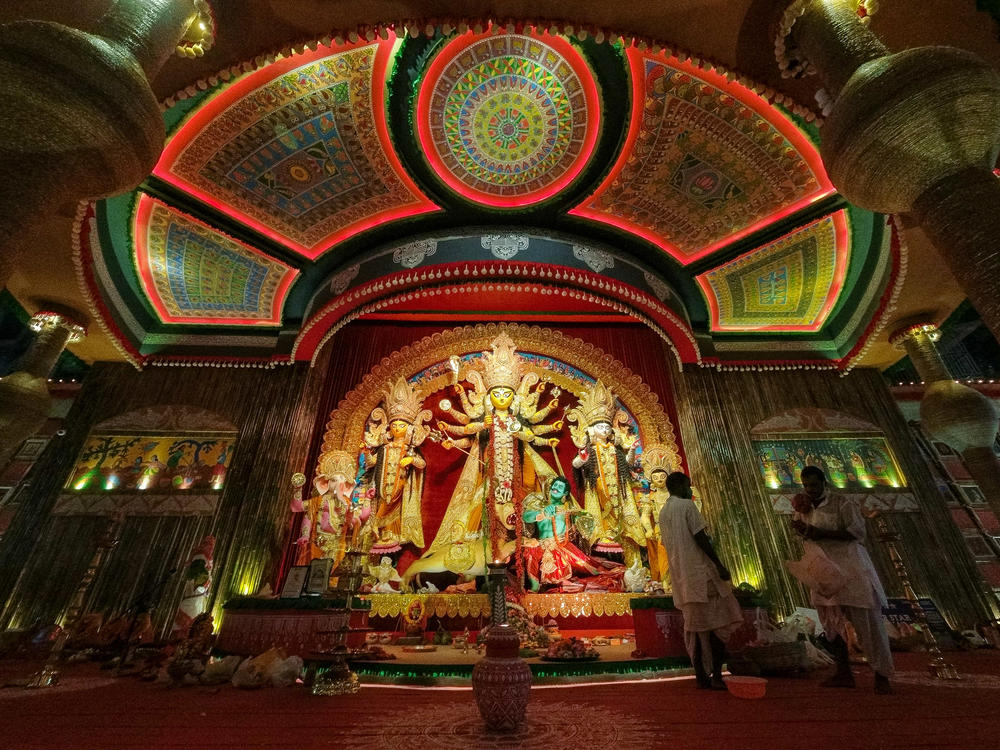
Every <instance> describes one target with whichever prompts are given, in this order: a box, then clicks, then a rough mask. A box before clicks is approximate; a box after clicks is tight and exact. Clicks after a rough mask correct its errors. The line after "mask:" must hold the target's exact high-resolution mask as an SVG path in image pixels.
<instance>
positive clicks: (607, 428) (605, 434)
mask: <svg viewBox="0 0 1000 750" xmlns="http://www.w3.org/2000/svg"><path fill="white" fill-rule="evenodd" d="M613 432H614V431H613V430H612V429H611V425H610V424H608V423H607V422H598V423H597V424H595V425H594V427H593V433H592V434H593V436H594V437H595V438H597V439H598V441H599V442H602V443H606V442H608V440H610V439H611V434H612V433H613Z"/></svg>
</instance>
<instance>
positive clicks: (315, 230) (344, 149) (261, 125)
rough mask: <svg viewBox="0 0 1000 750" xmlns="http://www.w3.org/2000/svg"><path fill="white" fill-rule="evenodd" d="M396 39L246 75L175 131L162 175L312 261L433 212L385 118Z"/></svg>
mask: <svg viewBox="0 0 1000 750" xmlns="http://www.w3.org/2000/svg"><path fill="white" fill-rule="evenodd" d="M395 44H396V43H395V42H394V41H379V42H376V43H374V44H359V45H350V44H348V45H343V46H341V47H337V48H333V47H329V46H320V47H317V49H316V50H315V51H310V52H306V53H303V54H298V55H292V56H291V57H288V58H285V59H283V60H280V61H278V62H276V63H274V64H272V65H270V66H268V67H266V68H263V69H261V70H259V71H257V72H256V73H253V74H251V75H249V76H247V77H246V78H244V79H242V80H240V81H239V82H237V83H235V84H233V85H231V86H229V87H227V88H225V89H223V90H222V91H221V92H220V93H219V94H218V95H216V96H215V97H214V98H213V99H211V100H210V101H209V102H208V103H206V104H205V105H204V106H202V107H201V108H200V109H198V110H197V112H196V113H195V114H194V116H192V117H191V118H190V119H189V120H188V121H187V122H186V123H185V124H184V125H183V126H182V127H181V128H180V130H178V131H177V132H176V133H175V134H174V135H173V136H172V137H171V138H170V140H169V142H168V144H167V147H166V149H165V150H164V152H163V156H162V157H161V159H160V162H159V164H158V165H157V166H156V169H155V170H154V174H155V175H156V176H158V177H160V178H162V179H164V180H166V181H167V182H170V183H171V184H172V185H174V186H176V187H178V188H180V189H183V190H186V191H188V192H190V193H192V194H193V195H194V196H196V197H198V198H200V199H202V200H204V201H207V202H208V203H209V204H210V205H212V206H214V207H216V208H218V209H220V210H222V211H224V212H226V213H227V214H229V215H230V216H232V217H234V218H236V219H238V220H240V221H243V222H245V223H247V224H248V225H250V226H251V227H253V228H254V229H256V230H257V231H259V232H262V233H263V234H266V235H268V236H269V237H272V238H273V239H276V240H278V241H279V242H282V243H283V244H285V245H287V246H288V247H290V248H291V249H293V250H295V251H297V252H299V253H302V254H303V255H306V256H307V257H309V258H315V257H316V256H318V255H319V254H321V253H322V252H323V251H324V250H326V249H327V248H328V247H329V246H331V245H332V244H335V243H336V242H339V241H341V240H344V239H346V238H348V237H350V236H352V235H354V234H356V233H358V232H360V231H362V230H364V229H367V228H369V227H371V226H374V225H376V224H378V223H379V222H383V221H388V220H391V219H395V218H400V217H403V216H411V215H414V214H419V213H424V212H427V211H432V210H435V209H436V206H434V205H433V204H432V203H431V202H430V201H429V200H428V199H427V198H425V197H424V195H423V194H422V193H421V192H420V190H419V189H418V188H417V186H416V185H415V184H414V183H413V181H412V180H411V179H410V178H409V177H408V176H407V174H406V172H405V171H404V170H403V168H402V165H401V164H400V162H399V159H398V157H397V156H396V153H395V151H394V149H393V146H392V143H391V141H390V138H389V133H388V127H387V125H386V122H385V83H384V82H385V76H386V70H387V67H388V65H389V62H390V60H391V59H392V57H393V54H394V49H395Z"/></svg>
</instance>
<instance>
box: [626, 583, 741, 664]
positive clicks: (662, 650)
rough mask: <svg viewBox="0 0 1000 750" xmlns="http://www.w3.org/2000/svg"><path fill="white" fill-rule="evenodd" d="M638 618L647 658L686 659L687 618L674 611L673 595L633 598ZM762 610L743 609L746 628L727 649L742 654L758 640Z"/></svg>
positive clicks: (638, 640) (638, 644) (637, 640)
mask: <svg viewBox="0 0 1000 750" xmlns="http://www.w3.org/2000/svg"><path fill="white" fill-rule="evenodd" d="M631 606H632V616H633V617H634V618H635V645H636V648H637V649H639V650H640V651H642V652H643V653H644V654H645V655H646V656H649V657H653V658H656V659H664V658H684V657H686V656H687V655H688V654H687V648H686V647H685V645H684V615H683V613H681V611H680V610H679V609H674V602H673V599H672V598H670V597H669V596H664V597H648V598H643V599H632V602H631ZM758 612H759V609H758V608H756V607H754V608H752V609H751V608H744V609H743V625H742V626H741V627H740V628H739V629H738V630H736V632H734V633H733V634H732V635H731V636H730V637H729V642H728V644H727V648H728V649H729V651H730V652H735V651H739V650H740V649H742V648H744V647H745V646H746V645H747V644H748V643H750V642H751V641H752V640H754V638H756V629H755V627H754V626H755V623H756V621H757V615H758Z"/></svg>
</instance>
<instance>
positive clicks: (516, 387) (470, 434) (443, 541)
mask: <svg viewBox="0 0 1000 750" xmlns="http://www.w3.org/2000/svg"><path fill="white" fill-rule="evenodd" d="M450 363H451V368H452V372H453V383H452V388H453V391H454V392H455V395H456V396H458V399H459V402H460V406H461V410H459V409H457V408H455V407H454V406H453V405H452V403H451V402H450V401H449V400H447V399H444V400H442V401H441V404H440V406H441V409H442V410H443V411H444V412H445V413H446V414H447V415H448V416H449V417H451V419H452V420H454V422H453V423H448V422H445V421H443V420H442V421H439V422H438V424H437V426H438V429H439V430H441V431H442V432H443V433H445V435H446V436H447V437H446V439H445V440H444V441H443V442H442V445H443V446H444V447H445V448H448V449H451V448H457V449H459V450H462V451H464V452H466V453H467V454H468V458H467V459H466V461H465V465H464V467H463V468H462V473H461V475H460V477H459V480H458V484H457V485H456V487H455V491H454V492H453V493H452V497H451V501H450V502H449V504H448V509H447V510H446V511H445V516H444V519H443V520H442V522H441V527H440V529H441V530H440V531H439V532H438V534H437V536H436V537H435V539H434V541H433V542H432V543H431V546H430V547H429V548H428V551H427V553H426V554H425V556H424V557H426V558H431V557H433V556H435V555H440V554H441V553H442V552H443V557H444V565H445V567H446V568H447V569H449V570H451V571H452V572H455V573H463V572H464V569H463V568H462V566H463V564H464V562H465V561H464V560H459V559H457V557H456V555H457V551H456V550H460V549H462V546H461V545H460V546H459V547H455V545H454V543H453V537H454V529H455V528H456V527H457V526H460V527H461V528H462V529H464V530H465V533H466V538H467V539H472V538H476V537H479V536H481V535H482V534H483V532H484V526H485V530H486V531H488V535H489V539H490V547H489V551H490V555H491V557H492V558H493V559H503V558H505V557H507V556H508V555H509V554H510V552H511V551H512V548H513V544H519V543H520V539H521V536H522V533H523V525H524V524H523V520H522V518H521V513H522V510H523V508H522V503H523V498H524V496H525V494H527V492H530V491H532V490H534V489H535V488H536V487H537V486H538V485H539V483H540V482H541V481H544V480H545V479H546V478H548V477H551V476H554V475H555V472H554V471H553V469H552V468H551V467H550V466H549V465H548V464H547V463H546V462H545V460H544V459H543V458H542V457H541V456H539V455H538V453H537V451H535V450H534V448H533V447H532V446H553V447H554V446H555V444H556V443H557V442H558V438H554V437H553V438H546V437H545V436H546V435H549V434H551V433H553V432H558V431H559V430H561V429H562V422H561V421H556V422H552V423H550V424H546V423H544V420H545V419H546V417H548V416H549V414H550V413H551V412H552V411H553V410H554V409H556V408H557V407H558V405H559V402H558V398H557V397H558V394H559V391H558V390H557V389H553V391H552V393H553V395H554V396H556V398H552V399H551V401H549V403H547V404H546V405H545V406H543V407H541V408H538V401H539V398H540V396H541V392H542V389H543V388H544V383H543V384H539V377H538V375H537V374H535V373H532V372H527V373H526V372H524V363H523V361H522V359H521V357H520V356H519V355H518V354H517V352H516V347H515V346H514V342H513V341H512V340H511V338H510V337H509V336H508V335H507V334H506V333H501V334H500V335H499V336H498V337H497V338H496V339H494V341H493V344H492V351H490V352H483V355H482V357H481V358H480V359H479V361H478V362H476V363H474V364H473V365H472V366H470V367H468V368H467V369H466V371H465V372H464V373H462V374H463V376H464V379H465V380H467V381H468V382H470V383H472V385H473V390H472V391H471V392H466V389H465V388H464V387H463V386H462V385H460V384H459V366H460V363H459V360H458V357H452V358H451V359H450ZM536 385H538V387H537V388H533V386H536ZM484 516H485V517H484ZM466 546H467V545H466ZM449 554H450V557H449ZM451 558H456V559H451ZM469 564H470V565H471V564H472V561H471V560H469Z"/></svg>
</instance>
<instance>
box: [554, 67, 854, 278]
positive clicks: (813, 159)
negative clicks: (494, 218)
mask: <svg viewBox="0 0 1000 750" xmlns="http://www.w3.org/2000/svg"><path fill="white" fill-rule="evenodd" d="M628 58H629V64H630V67H631V72H632V86H633V111H632V122H631V125H630V128H629V134H628V138H627V140H626V143H625V147H624V149H623V150H622V153H621V154H620V156H619V158H618V161H617V163H616V164H615V166H614V168H613V169H612V170H611V173H610V174H609V175H608V177H607V178H606V179H605V180H604V182H603V183H602V184H601V185H600V187H598V189H597V190H596V191H595V192H594V194H593V195H592V196H591V197H590V198H588V199H587V200H586V201H584V202H583V203H582V204H581V205H580V206H578V207H577V208H575V209H573V210H572V211H571V212H570V213H572V214H575V215H577V216H583V217H586V218H589V219H594V220H596V221H601V222H604V223H607V224H611V225H613V226H616V227H618V228H620V229H624V230H626V231H629V232H633V233H635V234H638V235H640V236H642V237H644V238H646V239H647V240H649V241H650V242H652V243H654V244H656V245H658V246H660V247H661V248H662V249H663V250H664V251H666V252H668V253H670V255H672V256H673V257H674V258H676V259H677V260H678V261H680V262H681V263H684V264H686V263H690V262H691V261H693V260H696V259H698V258H701V257H703V256H705V255H708V254H709V253H711V252H713V251H715V250H717V249H719V248H720V247H722V246H724V245H726V244H728V243H730V242H733V241H734V240H737V239H739V238H740V237H743V236H745V235H747V234H749V233H751V232H753V231H755V230H757V229H759V228H761V227H763V226H764V225H765V224H767V223H770V222H772V221H775V220H777V219H780V218H782V217H783V216H786V215H788V214H790V213H792V212H794V211H797V210H798V209H800V208H802V207H803V206H805V205H808V204H810V203H812V202H815V201H817V200H819V199H820V198H823V197H825V196H827V195H830V194H831V193H832V192H833V190H834V189H833V186H832V185H831V184H830V181H829V178H828V177H827V176H826V172H825V171H824V169H823V165H822V163H821V161H820V157H819V154H818V153H817V151H816V148H815V147H814V146H813V145H812V144H811V143H810V142H809V141H808V140H807V139H806V137H805V136H804V135H803V134H802V133H801V132H800V131H799V130H798V129H797V128H796V127H795V125H794V124H792V122H791V121H789V120H788V119H787V118H785V117H784V116H783V115H782V114H781V113H780V112H779V111H778V110H776V109H774V108H773V107H771V106H770V105H768V104H767V102H766V101H764V100H763V99H762V98H761V97H759V96H758V95H756V94H754V93H753V92H752V91H750V90H749V89H747V88H746V87H744V86H742V85H741V84H738V83H734V82H731V81H727V80H726V79H725V78H723V77H722V76H721V75H719V74H717V73H715V72H714V71H711V72H709V71H704V70H701V69H698V68H695V67H694V66H693V65H691V64H690V63H688V62H681V61H680V60H678V59H676V58H669V59H668V58H666V57H663V56H662V55H661V56H652V55H650V54H647V53H644V52H639V51H638V50H636V49H635V48H630V49H629V50H628Z"/></svg>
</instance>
